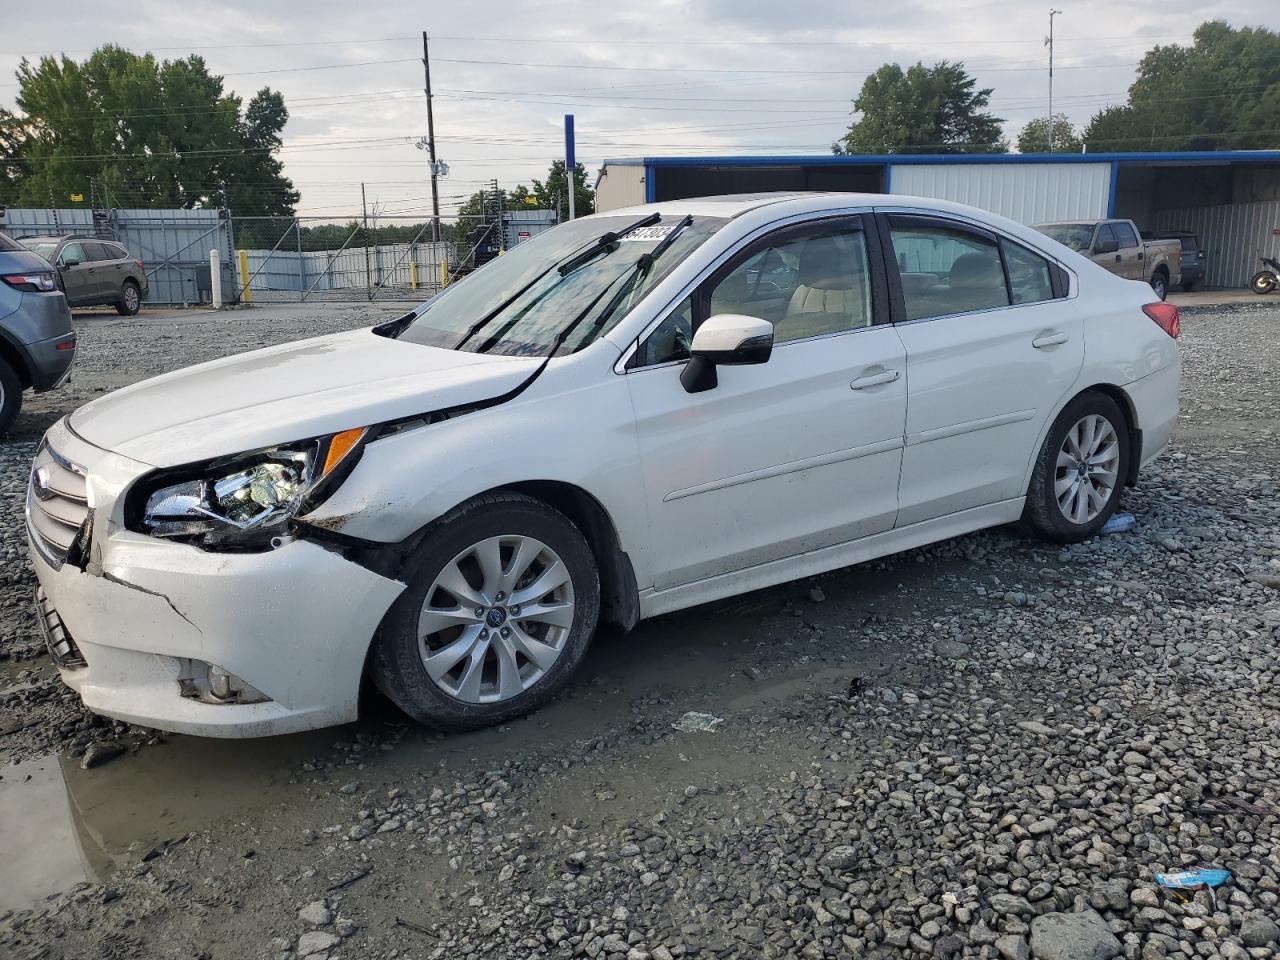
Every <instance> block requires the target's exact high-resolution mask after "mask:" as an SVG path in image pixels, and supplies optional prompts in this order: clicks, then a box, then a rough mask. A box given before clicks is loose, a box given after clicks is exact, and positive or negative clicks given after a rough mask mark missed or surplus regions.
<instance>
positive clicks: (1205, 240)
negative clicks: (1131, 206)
mask: <svg viewBox="0 0 1280 960" xmlns="http://www.w3.org/2000/svg"><path fill="white" fill-rule="evenodd" d="M1151 226H1152V228H1153V229H1155V230H1161V231H1164V230H1189V231H1190V232H1191V233H1194V234H1195V235H1196V236H1197V237H1199V238H1200V244H1201V246H1203V247H1204V282H1205V286H1207V287H1229V288H1234V287H1244V286H1247V285H1248V283H1249V278H1250V277H1252V276H1253V275H1254V274H1255V273H1257V272H1258V271H1259V270H1261V269H1262V264H1261V263H1259V262H1258V257H1260V256H1262V255H1263V254H1265V255H1266V256H1268V257H1277V256H1280V236H1276V231H1280V200H1267V201H1263V202H1260V203H1228V204H1222V205H1219V206H1212V207H1185V208H1182V209H1178V210H1161V211H1159V212H1157V213H1156V214H1155V215H1154V217H1152V222H1151Z"/></svg>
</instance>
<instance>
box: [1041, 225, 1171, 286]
mask: <svg viewBox="0 0 1280 960" xmlns="http://www.w3.org/2000/svg"><path fill="white" fill-rule="evenodd" d="M1035 229H1036V230H1039V231H1040V232H1041V233H1043V234H1045V235H1046V236H1049V237H1052V238H1053V239H1054V240H1057V241H1058V242H1059V243H1062V244H1065V245H1066V246H1068V247H1070V248H1071V249H1072V250H1075V251H1077V252H1079V253H1082V254H1084V255H1085V256H1086V257H1088V258H1089V259H1090V260H1092V261H1093V262H1094V263H1096V264H1098V265H1100V266H1102V267H1105V268H1106V269H1108V270H1110V271H1111V272H1112V273H1114V274H1116V275H1117V276H1120V277H1128V278H1129V279H1130V280H1145V281H1146V282H1147V283H1149V284H1151V289H1152V290H1154V291H1155V292H1156V296H1158V297H1159V298H1160V299H1161V300H1163V299H1164V298H1165V295H1166V294H1167V293H1168V292H1169V287H1170V286H1171V285H1173V284H1175V283H1181V282H1182V244H1181V243H1179V242H1178V241H1177V240H1143V239H1142V235H1141V234H1140V233H1138V228H1137V227H1136V226H1135V225H1134V223H1133V221H1132V220H1083V221H1071V222H1062V223H1041V224H1037V225H1036V227H1035Z"/></svg>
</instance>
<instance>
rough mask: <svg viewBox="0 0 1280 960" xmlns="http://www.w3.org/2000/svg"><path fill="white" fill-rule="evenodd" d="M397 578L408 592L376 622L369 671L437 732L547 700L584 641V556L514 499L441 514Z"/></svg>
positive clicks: (528, 501)
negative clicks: (401, 579) (377, 624)
mask: <svg viewBox="0 0 1280 960" xmlns="http://www.w3.org/2000/svg"><path fill="white" fill-rule="evenodd" d="M489 551H491V553H490V552H489ZM486 560H489V562H488V563H486ZM404 574H405V582H406V583H407V584H408V588H407V589H406V590H405V591H404V593H403V594H401V595H400V597H398V598H397V599H396V602H395V604H394V605H392V607H391V609H390V610H389V611H388V612H387V615H386V616H385V617H384V618H383V621H382V625H381V626H380V627H379V629H378V635H377V636H376V637H375V638H374V642H373V649H372V651H371V654H370V657H369V673H370V676H371V677H372V679H373V682H374V683H375V684H376V685H377V687H378V689H379V690H381V691H382V692H383V693H384V694H386V695H387V697H389V698H390V699H391V700H392V701H393V702H394V703H395V704H396V705H397V706H398V707H400V709H402V710H403V711H404V712H405V713H407V714H409V716H411V717H413V718H414V719H415V720H418V721H419V722H421V723H424V724H427V725H428V726H432V727H435V728H437V729H443V730H474V729H477V728H479V727H486V726H490V725H492V724H495V723H501V722H503V721H505V720H510V719H512V718H513V717H518V716H521V715H522V714H525V713H528V712H529V711H530V710H533V709H534V708H536V707H538V706H540V705H541V704H543V703H545V702H547V701H548V700H550V699H551V698H552V697H554V696H555V695H556V694H557V693H559V692H560V690H561V689H562V688H563V687H564V686H565V684H566V683H567V682H568V681H569V678H570V677H571V676H572V675H573V673H574V671H575V670H576V668H577V667H578V664H579V663H581V661H582V658H583V656H584V655H585V654H586V652H587V647H588V646H589V645H590V643H591V637H592V634H593V633H594V632H595V628H596V620H597V618H598V615H599V610H600V579H599V574H598V572H597V569H596V561H595V557H594V555H593V554H592V552H591V547H590V546H589V545H588V544H587V541H586V538H585V537H583V535H582V532H581V531H580V530H578V528H577V527H576V526H574V525H573V523H571V522H570V521H569V520H568V518H566V517H565V516H564V514H562V513H560V512H559V511H558V510H555V509H553V508H552V507H549V506H547V505H546V504H544V503H542V502H541V501H538V500H534V499H533V498H531V497H526V496H524V495H522V494H517V493H493V494H484V495H482V496H479V497H475V498H474V499H472V500H469V501H467V502H466V503H464V504H462V505H461V506H458V507H455V508H454V509H453V510H451V511H449V512H448V513H447V514H445V515H444V516H443V517H441V518H440V519H439V520H436V521H435V522H434V523H432V524H431V526H430V527H429V528H428V530H427V531H426V532H425V535H424V536H423V538H422V540H421V542H420V543H419V544H418V546H417V548H416V549H415V550H414V551H413V553H412V555H411V556H410V558H409V560H408V561H407V563H406V564H405V569H404ZM544 574H545V575H546V576H544ZM566 574H567V576H566ZM535 611H536V612H535ZM429 663H430V664H431V666H428V664H429Z"/></svg>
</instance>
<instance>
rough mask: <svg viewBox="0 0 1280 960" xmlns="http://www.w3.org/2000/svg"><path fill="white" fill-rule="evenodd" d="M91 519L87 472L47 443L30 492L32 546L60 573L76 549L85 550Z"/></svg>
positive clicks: (35, 466)
mask: <svg viewBox="0 0 1280 960" xmlns="http://www.w3.org/2000/svg"><path fill="white" fill-rule="evenodd" d="M88 518H89V495H88V483H87V482H86V481H85V475H84V470H83V468H81V467H78V466H76V465H75V464H74V463H71V462H70V461H69V460H67V459H66V458H64V457H61V456H59V455H58V453H57V452H56V451H54V450H53V449H52V448H51V447H49V446H48V444H46V443H43V442H42V443H41V444H40V448H39V449H38V450H37V451H36V459H35V463H34V464H32V467H31V483H30V485H29V486H28V488H27V529H28V530H29V532H30V534H31V544H32V546H34V547H35V548H36V549H37V550H39V551H40V554H41V556H43V557H44V559H45V560H47V561H48V562H49V563H50V564H52V565H53V567H54V568H55V569H56V568H58V567H61V566H62V564H63V563H64V562H66V559H67V555H68V553H70V552H71V549H72V547H73V546H77V543H78V541H79V547H80V548H83V546H84V544H83V538H87V536H88V530H87V526H88V524H87V523H86V521H87V520H88Z"/></svg>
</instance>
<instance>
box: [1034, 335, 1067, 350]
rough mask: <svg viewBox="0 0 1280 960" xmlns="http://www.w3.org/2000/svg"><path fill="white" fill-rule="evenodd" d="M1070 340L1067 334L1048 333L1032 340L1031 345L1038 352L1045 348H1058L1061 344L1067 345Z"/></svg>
mask: <svg viewBox="0 0 1280 960" xmlns="http://www.w3.org/2000/svg"><path fill="white" fill-rule="evenodd" d="M1068 339H1069V338H1068V337H1067V335H1066V334H1065V333H1059V332H1055V333H1046V334H1044V335H1043V336H1039V337H1036V338H1035V339H1034V340H1032V341H1031V345H1032V346H1033V347H1035V348H1036V349H1037V350H1043V349H1044V348H1045V347H1056V346H1057V345H1058V344H1060V343H1066V342H1067V340H1068Z"/></svg>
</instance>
